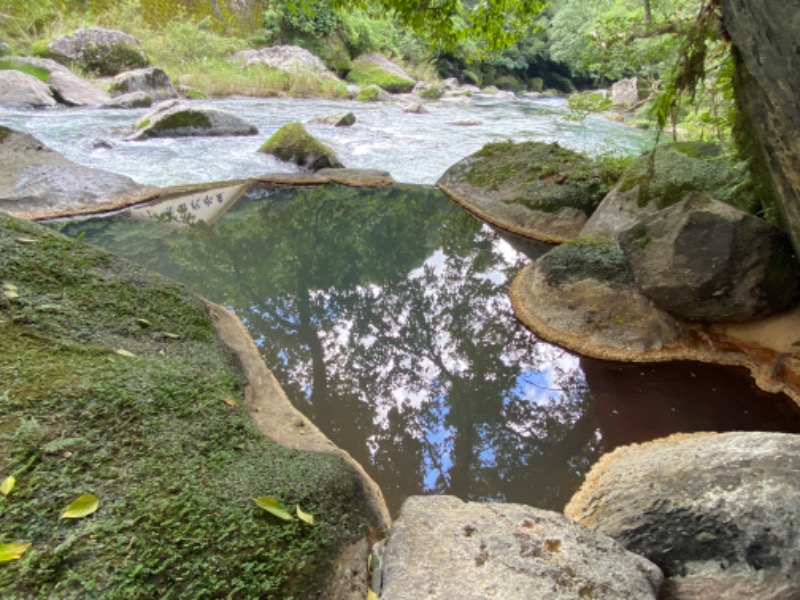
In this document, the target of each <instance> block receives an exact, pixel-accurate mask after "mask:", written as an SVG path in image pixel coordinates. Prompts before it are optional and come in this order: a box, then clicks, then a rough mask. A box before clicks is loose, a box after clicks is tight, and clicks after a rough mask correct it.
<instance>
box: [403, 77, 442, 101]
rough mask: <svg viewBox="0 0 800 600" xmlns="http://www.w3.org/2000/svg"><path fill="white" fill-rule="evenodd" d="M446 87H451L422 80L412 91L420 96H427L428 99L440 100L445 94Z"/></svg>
mask: <svg viewBox="0 0 800 600" xmlns="http://www.w3.org/2000/svg"><path fill="white" fill-rule="evenodd" d="M446 89H450V88H445V87H444V85H443V84H442V83H428V82H425V81H420V82H418V83H417V85H415V86H414V89H413V90H412V91H413V92H414V93H415V94H417V95H418V96H419V97H420V98H425V99H426V100H438V99H439V98H441V97H442V96H444V93H445V90H446Z"/></svg>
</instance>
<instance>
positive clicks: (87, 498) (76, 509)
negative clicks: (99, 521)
mask: <svg viewBox="0 0 800 600" xmlns="http://www.w3.org/2000/svg"><path fill="white" fill-rule="evenodd" d="M99 507H100V500H99V499H98V498H97V496H95V495H93V494H84V495H83V496H79V497H78V498H76V499H75V500H73V501H72V503H71V504H70V505H69V506H68V507H67V509H66V510H65V511H64V513H63V514H62V515H61V517H59V518H61V519H82V518H84V517H88V516H89V515H91V514H92V513H94V512H95V511H96V510H97V509H98V508H99Z"/></svg>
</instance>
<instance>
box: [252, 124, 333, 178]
mask: <svg viewBox="0 0 800 600" xmlns="http://www.w3.org/2000/svg"><path fill="white" fill-rule="evenodd" d="M258 151H259V152H264V153H265V154H271V155H273V156H275V157H277V158H279V159H280V160H283V161H286V162H293V163H295V164H297V165H299V166H301V167H306V168H308V169H310V170H311V171H319V170H320V169H336V168H341V167H343V166H344V165H342V162H341V161H340V160H339V157H338V156H336V153H335V152H334V151H333V150H332V149H331V148H329V147H328V146H326V145H325V144H323V143H322V142H320V141H319V140H317V139H316V138H315V137H314V136H312V135H311V134H310V133H308V132H307V131H306V128H305V127H303V125H302V123H289V124H287V125H284V126H283V127H281V128H280V129H279V130H278V131H276V132H275V133H274V134H273V135H272V136H271V137H270V138H269V139H268V140H267V141H266V142H264V144H263V145H262V146H261V148H259V150H258Z"/></svg>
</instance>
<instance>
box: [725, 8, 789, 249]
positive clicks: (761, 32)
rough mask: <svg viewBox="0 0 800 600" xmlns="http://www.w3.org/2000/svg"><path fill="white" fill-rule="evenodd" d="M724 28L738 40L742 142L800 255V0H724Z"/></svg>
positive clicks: (735, 45)
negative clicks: (799, 57) (799, 101)
mask: <svg viewBox="0 0 800 600" xmlns="http://www.w3.org/2000/svg"><path fill="white" fill-rule="evenodd" d="M722 14H723V17H724V22H725V29H726V31H727V33H728V34H729V35H730V37H731V39H732V41H733V52H732V55H733V58H734V63H735V67H736V68H735V69H734V78H733V87H734V90H735V92H736V94H735V95H736V102H737V104H738V106H739V110H740V111H741V115H742V118H740V119H737V126H738V127H739V133H740V134H742V137H741V141H743V142H745V143H746V145H748V146H750V147H751V148H752V149H753V158H754V159H756V162H757V163H758V164H759V167H760V168H759V170H760V171H761V172H762V173H763V179H764V183H766V186H764V187H765V188H767V189H769V190H770V191H772V192H773V193H774V194H775V201H776V204H777V208H778V212H779V214H780V216H781V220H782V222H783V225H784V227H785V228H786V229H787V230H788V231H789V233H790V236H791V238H792V242H793V243H794V248H795V252H797V253H798V255H800V135H798V131H800V110H798V106H797V99H798V98H800V61H798V60H797V54H798V43H797V40H798V38H800V20H799V19H798V11H797V3H796V2H785V1H784V0H762V1H761V2H750V1H749V0H725V2H722Z"/></svg>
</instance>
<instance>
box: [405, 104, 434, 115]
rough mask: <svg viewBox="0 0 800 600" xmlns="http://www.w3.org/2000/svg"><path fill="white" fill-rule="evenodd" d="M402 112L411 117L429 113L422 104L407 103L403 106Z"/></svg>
mask: <svg viewBox="0 0 800 600" xmlns="http://www.w3.org/2000/svg"><path fill="white" fill-rule="evenodd" d="M403 112H405V113H409V114H412V115H425V114H427V113H428V112H430V111H429V110H428V109H427V108H425V105H424V104H422V102H409V103H408V104H406V105H405V106H403Z"/></svg>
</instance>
